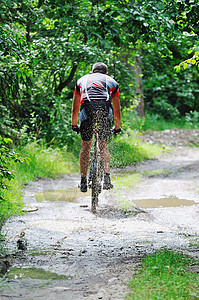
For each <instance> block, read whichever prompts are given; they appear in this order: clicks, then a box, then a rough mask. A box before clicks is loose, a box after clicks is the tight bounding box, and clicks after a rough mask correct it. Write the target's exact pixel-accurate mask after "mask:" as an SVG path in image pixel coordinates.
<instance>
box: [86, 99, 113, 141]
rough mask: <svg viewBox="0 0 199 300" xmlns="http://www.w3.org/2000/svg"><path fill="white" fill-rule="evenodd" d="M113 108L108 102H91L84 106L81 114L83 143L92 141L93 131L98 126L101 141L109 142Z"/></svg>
mask: <svg viewBox="0 0 199 300" xmlns="http://www.w3.org/2000/svg"><path fill="white" fill-rule="evenodd" d="M112 116H113V113H112V108H111V106H110V104H109V103H106V102H89V103H86V104H85V105H83V107H82V108H81V112H80V133H81V137H82V140H83V141H90V140H91V139H92V136H93V129H94V127H95V125H96V124H97V130H98V135H99V139H100V141H107V140H108V137H109V135H110V133H111V126H112V119H113V117H112Z"/></svg>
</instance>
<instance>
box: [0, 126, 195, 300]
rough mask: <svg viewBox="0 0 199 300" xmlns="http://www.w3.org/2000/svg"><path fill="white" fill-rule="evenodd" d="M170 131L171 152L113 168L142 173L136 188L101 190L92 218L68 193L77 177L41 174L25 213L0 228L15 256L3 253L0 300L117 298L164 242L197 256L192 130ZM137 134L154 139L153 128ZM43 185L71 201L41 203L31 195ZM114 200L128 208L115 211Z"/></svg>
mask: <svg viewBox="0 0 199 300" xmlns="http://www.w3.org/2000/svg"><path fill="white" fill-rule="evenodd" d="M177 131H178V133H177ZM174 133H175V136H174V137H173V139H174V140H175V145H174V143H173V144H172V145H173V146H175V148H172V151H171V152H169V153H167V154H165V155H163V156H162V157H160V158H159V159H155V160H151V161H147V162H143V163H140V164H137V165H135V166H129V167H126V168H123V169H114V170H112V176H113V177H114V178H116V177H117V176H119V175H120V176H121V174H125V175H126V176H131V174H141V175H142V176H141V181H140V183H139V184H137V186H136V187H135V189H129V188H128V189H127V188H125V189H121V190H118V189H116V188H114V189H113V191H111V192H110V191H103V192H102V194H101V195H100V202H99V207H98V210H97V213H96V215H93V214H92V213H91V211H90V196H89V195H79V193H78V191H77V190H76V189H73V190H71V188H75V187H77V184H78V181H79V175H70V176H64V177H63V178H61V179H57V180H52V179H47V178H44V179H40V180H39V181H37V182H32V183H30V184H29V185H28V186H26V188H25V189H24V201H25V203H26V205H27V207H29V209H30V210H32V211H31V212H26V213H25V214H24V215H22V216H19V217H15V218H12V219H10V220H9V221H8V222H7V223H6V225H5V226H4V232H5V233H6V246H7V249H8V251H9V253H10V254H13V253H15V255H12V256H11V257H12V259H11V258H9V257H8V259H10V260H11V268H10V273H8V276H9V274H10V278H9V279H8V281H7V283H6V285H5V287H4V288H3V289H2V290H1V298H0V299H1V300H7V299H26V300H29V299H52V300H54V299H67V300H81V299H89V300H95V299H104V300H108V299H111V300H112V299H113V300H120V299H124V298H125V296H126V295H127V294H128V292H129V290H128V286H127V284H128V281H129V279H130V278H131V277H132V276H133V273H134V270H135V267H136V266H137V265H138V264H139V263H140V261H141V259H142V258H143V257H144V256H145V255H146V254H149V253H152V252H154V251H156V250H158V249H160V248H162V247H167V248H170V249H175V250H178V251H183V252H184V253H187V254H189V255H191V256H193V257H195V258H197V259H198V258H199V238H198V233H199V205H198V203H199V193H198V191H199V172H198V171H199V160H198V158H199V148H194V147H191V148H190V147H189V148H188V147H187V146H188V145H189V144H190V143H192V144H193V140H194V144H196V141H197V139H198V135H199V133H198V132H195V131H191V132H188V131H183V133H182V131H179V130H176V131H175V130H174V131H173V133H171V131H170V135H171V134H173V135H174ZM168 135H169V132H168V131H166V132H165V133H163V134H162V137H161V144H165V145H171V143H170V144H169V143H168V140H169V139H168ZM164 136H165V139H164ZM190 137H194V138H193V139H191V141H190ZM141 138H142V139H143V140H144V139H145V140H147V141H148V142H151V143H159V142H160V137H159V136H158V134H155V133H151V134H149V133H148V134H147V135H145V136H142V137H141ZM49 190H59V191H60V190H61V193H62V194H63V195H64V197H66V198H67V199H70V201H60V200H63V199H64V197H63V198H59V196H56V197H57V198H56V199H54V201H49V199H50V198H49V197H50V196H49V194H45V193H44V194H42V195H43V197H44V198H43V200H44V201H41V202H38V201H37V200H36V198H35V195H36V194H37V193H41V192H45V191H49ZM72 192H73V195H72V196H71V195H70V193H72ZM74 193H75V196H74ZM46 195H47V196H46ZM63 195H62V196H63ZM40 196H41V194H40ZM73 196H74V199H72V198H73ZM118 198H122V199H125V200H126V201H127V202H128V203H130V204H132V209H128V210H126V211H124V210H122V209H121V208H120V205H121V203H120V202H118ZM58 199H59V201H56V200H58ZM72 200H73V201H72ZM146 204H147V208H146ZM132 212H133V214H132ZM23 247H24V248H26V249H25V250H20V248H23ZM13 268H15V269H13ZM16 268H17V269H16ZM27 270H28V271H29V273H28V274H29V275H25V274H27V273H26V272H25V271H27ZM42 272H44V273H42ZM12 274H13V275H12ZM42 274H43V275H42ZM54 274H55V275H56V276H57V277H56V276H55V278H53V275H54ZM11 275H12V276H11ZM33 275H34V276H33ZM39 275H40V276H39ZM58 275H63V276H64V277H63V276H62V277H59V276H58Z"/></svg>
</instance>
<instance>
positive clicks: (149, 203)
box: [133, 197, 198, 208]
mask: <svg viewBox="0 0 199 300" xmlns="http://www.w3.org/2000/svg"><path fill="white" fill-rule="evenodd" d="M133 203H135V204H136V205H137V206H138V207H140V208H158V207H178V206H192V205H196V204H198V203H197V202H195V201H192V200H184V199H178V198H174V197H170V198H162V199H142V200H133Z"/></svg>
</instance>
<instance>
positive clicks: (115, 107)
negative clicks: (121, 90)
mask: <svg viewBox="0 0 199 300" xmlns="http://www.w3.org/2000/svg"><path fill="white" fill-rule="evenodd" d="M112 103H113V113H114V119H115V129H120V127H121V111H120V99H119V96H115V97H113V98H112Z"/></svg>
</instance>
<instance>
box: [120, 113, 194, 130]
mask: <svg viewBox="0 0 199 300" xmlns="http://www.w3.org/2000/svg"><path fill="white" fill-rule="evenodd" d="M188 115H189V117H188ZM188 115H187V116H186V117H176V118H170V119H168V120H167V119H164V118H163V117H162V116H160V115H158V114H150V113H146V114H145V117H144V118H140V117H139V116H138V115H137V114H136V113H135V111H134V110H132V111H131V110H128V109H127V110H124V111H123V113H122V128H123V129H124V130H126V129H129V128H130V129H132V130H133V129H136V130H138V131H140V132H142V131H146V130H151V131H163V130H166V129H174V128H179V129H196V128H199V122H198V118H199V114H198V112H194V113H193V112H192V113H190V114H188Z"/></svg>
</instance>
